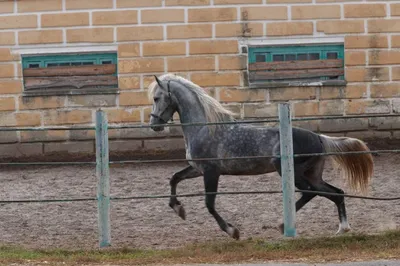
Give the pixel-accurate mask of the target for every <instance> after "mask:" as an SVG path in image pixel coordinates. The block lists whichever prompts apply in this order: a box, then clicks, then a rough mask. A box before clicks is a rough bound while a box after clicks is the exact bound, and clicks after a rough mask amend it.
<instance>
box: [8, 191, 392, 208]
mask: <svg viewBox="0 0 400 266" xmlns="http://www.w3.org/2000/svg"><path fill="white" fill-rule="evenodd" d="M294 192H295V193H310V194H318V195H328V196H344V197H346V198H356V199H365V200H376V201H397V200H400V197H370V196H359V195H352V194H339V193H333V192H318V191H313V190H301V189H295V190H294ZM255 194H283V191H282V190H254V191H248V190H247V191H220V192H198V193H186V194H176V197H179V198H193V197H203V196H206V195H221V196H224V195H255ZM170 197H171V195H170V194H165V195H139V196H126V197H123V196H110V201H123V200H143V199H166V198H170ZM97 200H98V198H97V197H87V198H72V199H26V200H25V199H20V200H18V199H17V200H0V204H21V203H24V204H26V203H66V202H89V201H97Z"/></svg>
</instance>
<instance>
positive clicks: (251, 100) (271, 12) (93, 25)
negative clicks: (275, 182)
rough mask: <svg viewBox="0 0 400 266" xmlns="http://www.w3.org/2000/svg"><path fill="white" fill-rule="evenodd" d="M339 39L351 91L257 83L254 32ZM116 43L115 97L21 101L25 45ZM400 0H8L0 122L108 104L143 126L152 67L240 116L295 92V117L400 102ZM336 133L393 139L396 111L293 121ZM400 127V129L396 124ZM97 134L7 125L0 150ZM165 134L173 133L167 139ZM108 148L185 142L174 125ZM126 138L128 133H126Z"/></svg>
mask: <svg viewBox="0 0 400 266" xmlns="http://www.w3.org/2000/svg"><path fill="white" fill-rule="evenodd" d="M321 36H343V37H344V41H345V64H346V68H345V76H346V80H347V82H348V84H347V86H344V87H288V88H271V89H249V88H248V87H247V83H246V78H245V77H246V75H244V73H245V72H246V68H247V55H246V54H245V53H242V50H241V49H240V45H239V44H240V43H241V42H245V41H246V40H252V39H254V38H259V39H262V38H264V39H272V38H278V39H279V38H281V39H282V40H286V39H288V38H292V37H303V38H306V37H308V38H309V39H313V38H316V37H321ZM104 45H114V46H115V47H116V49H117V50H118V59H119V63H118V69H119V74H118V77H119V89H120V93H119V94H116V95H95V96H93V95H83V96H51V97H49V96H47V97H29V98H27V97H23V96H22V92H23V83H22V74H21V73H22V70H21V56H20V54H19V53H20V51H22V50H23V49H24V48H29V49H41V50H44V49H45V48H46V47H47V48H48V49H51V48H57V47H58V48H59V47H82V46H88V47H93V48H95V47H101V46H104ZM399 48H400V1H392V0H391V1H383V0H379V1H373V0H368V1H367V0H87V1H82V0H36V1H34V0H20V1H0V125H1V126H3V127H4V126H5V127H15V126H18V127H21V126H53V125H57V126H58V125H91V124H93V122H94V112H95V110H96V109H97V108H99V107H102V108H103V109H104V110H106V111H107V114H108V118H109V121H110V122H111V123H116V124H120V123H147V122H148V117H149V113H150V110H151V107H150V105H149V102H148V100H147V96H146V91H145V89H146V87H147V85H148V84H149V83H150V82H151V81H152V75H154V74H157V75H158V74H162V73H165V72H175V73H178V74H180V75H183V76H184V77H186V78H189V79H191V80H192V81H193V82H195V83H197V84H199V85H201V86H204V87H207V88H209V92H210V94H211V95H212V96H214V97H215V98H216V99H218V100H219V101H220V102H222V103H223V104H224V105H226V106H227V107H229V108H230V109H232V110H234V111H236V112H238V114H239V116H240V118H243V119H250V118H262V117H273V116H276V115H277V104H278V102H280V101H287V100H290V101H291V102H292V105H293V110H294V115H295V116H315V115H356V114H375V113H394V112H398V111H399V110H400V99H399V98H398V97H399V96H400V86H399V84H400V83H399V81H400V50H398V49H399ZM296 125H298V126H302V127H306V128H309V129H312V130H315V131H322V132H328V133H330V134H332V135H335V134H345V135H348V136H355V137H359V138H397V137H399V136H400V123H399V120H398V119H381V118H375V119H372V118H371V119H361V118H358V119H351V120H342V121H310V122H304V123H296ZM397 130H399V131H397ZM93 136H94V133H93V132H90V131H51V132H7V133H5V132H1V133H0V143H1V146H0V156H16V157H18V156H23V155H40V154H43V153H46V154H47V153H53V152H69V153H79V152H84V153H92V152H93V151H94V142H93ZM166 137H168V138H166ZM110 138H111V144H110V147H111V150H112V151H130V150H134V151H136V150H138V151H140V150H142V151H143V150H144V151H148V150H170V149H181V148H182V147H183V141H182V139H181V137H180V132H179V130H177V129H170V130H167V131H166V132H165V133H154V132H152V131H151V130H147V129H146V130H120V131H113V130H111V131H110ZM128 139H129V141H127V140H128Z"/></svg>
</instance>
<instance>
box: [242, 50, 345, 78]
mask: <svg viewBox="0 0 400 266" xmlns="http://www.w3.org/2000/svg"><path fill="white" fill-rule="evenodd" d="M248 53H249V57H248V60H249V65H248V71H249V82H250V84H275V85H277V84H279V83H284V84H288V83H290V82H294V83H296V84H298V82H301V83H310V82H326V81H328V82H329V81H342V82H343V81H344V45H341V44H337V45H336V44H331V45H321V44H319V45H301V46H297V45H296V46H293V45H292V46H289V45H288V46H262V47H260V46H255V47H249V49H248Z"/></svg>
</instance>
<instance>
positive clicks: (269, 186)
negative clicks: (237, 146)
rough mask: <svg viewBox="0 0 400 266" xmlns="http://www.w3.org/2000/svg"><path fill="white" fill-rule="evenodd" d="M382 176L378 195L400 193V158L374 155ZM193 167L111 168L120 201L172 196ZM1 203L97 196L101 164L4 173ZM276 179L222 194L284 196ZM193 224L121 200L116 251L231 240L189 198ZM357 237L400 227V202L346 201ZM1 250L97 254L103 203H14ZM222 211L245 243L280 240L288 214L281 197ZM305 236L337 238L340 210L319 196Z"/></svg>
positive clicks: (163, 204) (304, 221) (164, 202)
mask: <svg viewBox="0 0 400 266" xmlns="http://www.w3.org/2000/svg"><path fill="white" fill-rule="evenodd" d="M374 160H375V163H376V166H375V177H374V179H373V184H372V186H371V193H370V195H373V196H383V197H390V196H392V197H394V196H399V193H400V187H399V184H400V167H399V166H398V162H399V160H400V155H381V156H378V157H374ZM184 166H185V164H163V165H161V164H158V165H154V164H151V165H150V164H143V165H125V166H119V167H115V166H114V167H113V168H111V170H110V172H111V192H112V195H113V196H129V195H144V194H168V193H169V184H168V179H169V177H170V176H171V175H172V174H173V173H174V172H175V171H178V170H180V169H181V168H182V167H184ZM338 176H339V172H338V170H336V169H333V168H332V167H331V166H330V164H327V166H326V170H325V172H324V179H325V180H326V181H328V182H330V183H331V184H334V185H335V184H336V185H338V186H340V187H342V188H343V189H344V190H346V191H347V190H348V189H347V187H346V186H344V185H343V180H342V179H341V178H339V177H338ZM0 180H1V184H2V186H1V188H0V192H1V196H0V199H5V200H6V199H7V200H8V199H37V198H78V197H94V196H95V194H96V176H95V169H94V166H63V167H26V168H24V169H22V168H14V169H1V170H0ZM280 188H281V185H280V178H279V177H278V175H277V174H276V173H273V174H268V175H261V176H252V177H251V176H247V177H246V176H242V177H238V176H223V177H222V178H221V181H220V191H232V190H279V189H280ZM202 191H203V184H202V179H201V178H198V179H193V180H186V181H183V182H182V183H181V184H180V185H179V186H178V193H189V192H202ZM181 201H182V203H183V204H184V205H185V207H186V212H187V220H186V221H183V220H181V219H180V218H179V217H178V216H176V215H175V214H174V212H173V211H172V210H171V209H170V208H169V207H168V199H152V200H147V199H146V200H135V201H115V202H114V201H113V202H112V213H111V222H112V243H113V246H114V247H131V248H133V247H141V248H170V247H177V246H181V245H184V244H187V243H195V242H202V241H205V240H211V239H227V238H228V236H227V235H226V234H225V233H223V232H221V231H220V229H219V228H218V226H217V224H216V222H215V220H214V219H213V218H212V216H211V215H209V214H208V212H207V210H206V208H205V206H204V199H203V198H202V197H201V198H200V197H197V198H182V199H181ZM346 202H347V211H348V217H349V222H350V225H351V227H352V229H353V231H354V232H371V233H373V232H377V231H381V230H386V229H395V228H399V226H400V208H399V202H387V201H370V200H361V199H346ZM0 207H1V209H0V215H1V219H0V231H1V232H2V233H1V235H0V244H17V245H23V246H27V247H40V248H43V247H53V248H55V247H60V248H61V247H63V248H72V249H74V248H96V247H97V245H98V239H97V205H96V202H72V203H34V204H8V205H4V204H3V205H1V206H0ZM217 210H218V211H219V212H220V214H221V216H222V217H224V218H225V219H226V220H227V221H229V222H230V223H232V224H234V225H236V226H237V227H238V228H239V230H241V237H242V239H245V238H249V237H253V238H260V237H262V238H264V239H279V238H281V236H280V233H279V232H278V231H277V228H276V225H277V223H278V222H279V220H280V219H281V216H282V204H281V195H279V194H277V195H234V196H232V195H229V196H219V197H218V199H217ZM297 221H298V222H297V232H298V234H299V235H301V236H316V235H332V234H334V233H335V232H336V230H337V226H338V218H337V212H336V208H335V206H334V204H333V203H332V202H330V201H328V200H326V199H324V198H315V199H314V200H313V201H312V202H311V203H309V204H308V205H307V206H306V207H304V208H303V209H302V210H301V211H300V212H299V213H298V216H297Z"/></svg>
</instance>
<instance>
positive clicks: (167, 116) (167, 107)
mask: <svg viewBox="0 0 400 266" xmlns="http://www.w3.org/2000/svg"><path fill="white" fill-rule="evenodd" d="M154 77H155V79H156V82H157V84H156V85H155V86H156V87H155V88H154V93H153V110H152V112H151V114H150V115H151V118H150V125H151V129H153V130H154V131H162V130H164V126H163V125H164V124H166V123H168V121H169V120H171V119H172V116H173V115H174V113H175V111H176V104H175V102H174V101H173V98H172V95H171V90H170V81H160V80H159V79H158V78H157V77H156V76H154Z"/></svg>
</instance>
